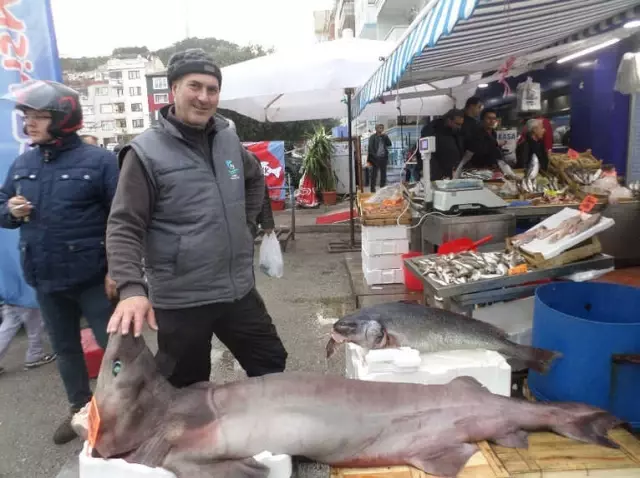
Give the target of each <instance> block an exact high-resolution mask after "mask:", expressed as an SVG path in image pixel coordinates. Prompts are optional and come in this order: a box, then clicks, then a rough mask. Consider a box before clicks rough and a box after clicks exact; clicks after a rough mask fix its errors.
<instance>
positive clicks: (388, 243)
mask: <svg viewBox="0 0 640 478" xmlns="http://www.w3.org/2000/svg"><path fill="white" fill-rule="evenodd" d="M362 250H363V251H364V252H366V253H367V254H368V255H370V256H382V255H385V254H406V253H407V252H409V239H384V240H379V241H374V240H371V241H364V240H363V241H362Z"/></svg>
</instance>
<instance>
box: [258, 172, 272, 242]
mask: <svg viewBox="0 0 640 478" xmlns="http://www.w3.org/2000/svg"><path fill="white" fill-rule="evenodd" d="M256 222H257V223H258V224H259V225H260V227H261V228H262V230H263V231H264V233H265V234H271V233H272V232H273V230H274V229H275V228H276V223H275V221H274V219H273V210H272V209H271V198H270V197H269V187H268V186H267V185H266V184H265V186H264V202H263V203H262V210H261V211H260V214H258V219H257V221H256ZM256 232H257V231H256Z"/></svg>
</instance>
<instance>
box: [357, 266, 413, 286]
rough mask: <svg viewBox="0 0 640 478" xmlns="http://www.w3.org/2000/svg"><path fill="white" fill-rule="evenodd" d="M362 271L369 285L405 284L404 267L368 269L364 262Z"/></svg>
mask: <svg viewBox="0 0 640 478" xmlns="http://www.w3.org/2000/svg"><path fill="white" fill-rule="evenodd" d="M362 273H363V274H364V280H365V281H366V282H367V285H383V284H404V272H403V271H402V269H367V268H365V267H364V263H363V264H362Z"/></svg>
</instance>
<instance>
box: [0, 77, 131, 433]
mask: <svg viewBox="0 0 640 478" xmlns="http://www.w3.org/2000/svg"><path fill="white" fill-rule="evenodd" d="M1 99H2V100H5V101H10V102H12V103H14V104H15V107H16V109H18V110H20V111H22V113H23V115H24V126H25V133H26V134H27V135H28V136H29V139H30V141H31V148H30V149H28V150H27V151H25V152H24V153H22V154H21V155H19V156H18V157H17V158H16V159H15V161H14V162H13V164H12V165H11V167H10V169H9V172H8V174H7V176H6V179H5V181H4V184H3V185H2V187H1V188H0V226H1V227H4V228H7V229H19V230H20V251H21V262H22V269H23V272H24V276H25V280H26V281H27V283H28V284H29V285H30V286H31V287H33V288H34V289H35V291H36V297H37V301H38V304H39V306H40V310H41V312H42V317H43V319H44V322H45V324H46V329H47V332H48V334H49V337H50V339H51V345H52V347H53V349H54V352H56V353H57V356H58V360H57V365H58V370H59V372H60V376H61V379H62V382H63V385H64V387H65V391H66V394H67V399H68V401H69V405H70V409H71V413H70V414H68V415H67V416H66V418H65V420H64V421H63V422H62V424H61V425H60V426H59V427H58V429H57V430H56V431H55V433H54V436H53V440H54V442H55V443H56V444H63V443H67V442H69V441H71V440H73V439H74V438H75V437H76V434H75V432H74V431H73V429H72V427H71V417H72V415H73V414H74V413H76V412H77V411H79V410H80V409H81V408H82V407H83V406H84V405H86V404H87V403H88V402H89V401H90V400H91V397H92V393H91V389H90V388H89V376H88V373H87V367H86V364H85V360H84V355H83V349H82V344H81V342H80V319H81V317H84V318H85V319H86V320H87V322H88V323H89V326H90V327H91V330H92V331H93V335H94V336H95V338H96V341H97V342H98V344H99V345H100V346H101V347H103V348H104V347H106V345H107V339H108V336H107V333H106V329H107V323H108V321H109V317H110V316H111V314H112V312H113V310H114V302H115V299H116V289H115V283H113V281H111V280H110V279H109V278H108V275H107V260H106V251H105V232H106V224H107V217H108V214H109V210H110V208H111V201H112V199H113V196H114V194H115V190H116V185H117V180H118V172H119V170H118V163H117V159H116V156H115V155H114V154H113V153H112V152H110V151H108V150H106V149H104V148H99V147H97V146H93V145H90V144H86V143H84V142H83V141H82V139H81V138H80V136H79V135H78V131H79V130H80V129H81V128H82V108H81V105H80V100H79V96H78V93H77V92H75V91H74V90H72V89H71V88H68V87H66V86H65V85H62V84H60V83H57V82H54V81H41V80H33V81H29V82H26V83H23V84H21V85H19V86H18V87H17V88H15V89H14V90H12V91H11V92H10V93H8V94H6V95H5V96H3V97H2V98H1Z"/></svg>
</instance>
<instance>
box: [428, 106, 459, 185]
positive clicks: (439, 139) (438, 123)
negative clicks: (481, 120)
mask: <svg viewBox="0 0 640 478" xmlns="http://www.w3.org/2000/svg"><path fill="white" fill-rule="evenodd" d="M463 121H464V112H463V111H462V110H456V109H452V110H449V111H448V112H447V113H445V115H444V116H442V117H440V118H436V119H435V120H433V121H432V122H431V123H429V124H427V125H425V126H424V127H423V128H422V131H421V132H420V137H425V136H435V138H436V152H435V153H432V154H431V161H430V164H431V166H430V169H429V171H430V174H431V180H432V181H437V180H440V179H444V178H450V177H451V176H452V174H453V170H454V169H455V167H456V166H457V165H458V163H459V162H460V160H461V158H462V153H463V148H464V144H463V140H462V137H461V135H460V127H461V126H462V123H463ZM422 160H424V158H422Z"/></svg>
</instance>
